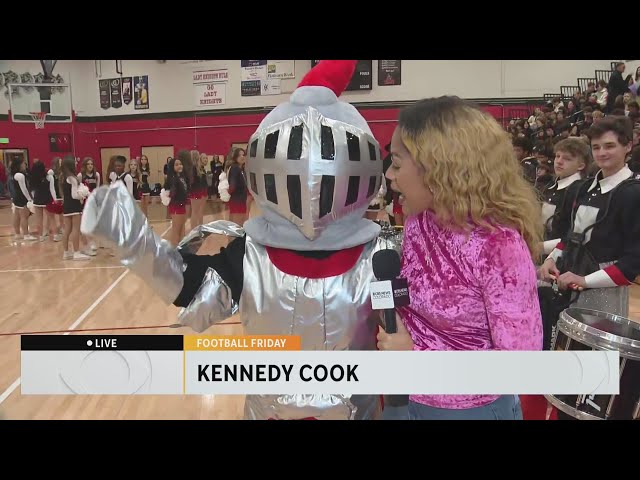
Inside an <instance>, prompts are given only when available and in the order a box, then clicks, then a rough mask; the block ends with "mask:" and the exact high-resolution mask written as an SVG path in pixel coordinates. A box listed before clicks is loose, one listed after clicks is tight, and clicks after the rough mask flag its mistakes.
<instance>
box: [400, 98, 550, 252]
mask: <svg viewBox="0 0 640 480" xmlns="http://www.w3.org/2000/svg"><path fill="white" fill-rule="evenodd" d="M398 127H399V129H400V134H401V138H402V141H403V143H404V145H405V147H406V148H407V150H408V151H409V152H410V153H411V156H412V157H413V158H414V159H416V161H417V162H419V164H421V165H422V167H423V168H424V170H425V173H424V178H423V182H424V184H425V185H426V186H427V187H428V188H429V190H431V192H432V194H433V204H432V206H431V208H432V209H433V211H434V212H435V214H436V217H437V218H438V220H439V221H440V222H442V223H445V224H446V223H450V224H453V225H455V226H457V227H460V228H461V229H463V230H469V228H470V226H471V224H474V225H477V226H480V227H483V228H487V229H489V230H492V229H493V226H495V225H502V226H507V227H512V228H514V229H515V230H517V231H518V232H520V234H521V235H522V237H523V239H524V240H525V241H526V243H527V245H528V247H529V251H530V252H531V255H532V257H533V258H537V256H538V254H539V252H540V242H541V240H542V230H543V226H542V222H541V221H540V209H541V205H540V203H539V201H538V198H537V194H536V191H535V189H534V188H533V186H532V185H530V184H529V183H528V182H527V181H526V180H525V178H524V176H523V175H522V171H521V167H520V165H519V163H518V161H517V159H516V156H515V154H514V151H513V147H512V144H511V140H510V138H509V135H508V134H507V132H505V131H504V129H503V128H502V127H501V126H500V125H499V124H498V122H496V120H495V119H494V118H493V117H492V116H490V115H489V114H487V113H485V112H483V111H482V110H480V109H479V108H478V107H477V106H475V105H473V104H471V103H469V102H466V101H464V100H462V99H460V98H458V97H440V98H431V99H425V100H420V101H418V102H416V103H415V104H413V105H411V106H409V107H406V108H405V109H404V110H403V111H402V112H401V113H400V117H399V120H398Z"/></svg>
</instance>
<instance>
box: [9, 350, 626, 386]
mask: <svg viewBox="0 0 640 480" xmlns="http://www.w3.org/2000/svg"><path fill="white" fill-rule="evenodd" d="M183 359H184V360H185V361H186V363H185V364H183ZM21 361H22V383H21V389H22V394H25V395H29V394H61V395H69V394H125V395H134V394H146V395H149V394H156V395H157V394H168V395H175V394H183V393H186V394H194V395H199V394H284V393H306V394H313V393H316V394H317V393H351V394H442V395H447V394H461V395H462V394H465V395H466V394H496V395H501V394H557V395H560V394H618V393H619V378H620V376H619V354H618V352H612V351H567V352H553V351H544V352H505V351H470V352H416V351H407V352H378V351H368V352H361V351H360V352H355V351H189V350H187V351H182V350H174V351H158V350H156V351H135V350H128V351H117V350H104V351H79V350H74V351H61V350H58V351H44V350H30V351H22V353H21Z"/></svg>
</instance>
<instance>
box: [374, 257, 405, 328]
mask: <svg viewBox="0 0 640 480" xmlns="http://www.w3.org/2000/svg"><path fill="white" fill-rule="evenodd" d="M372 266H373V274H374V275H375V276H376V278H377V279H378V281H377V282H374V283H373V284H372V285H371V304H372V307H373V309H374V310H382V311H383V316H384V325H385V327H384V329H385V331H386V332H387V333H396V332H397V331H398V330H397V325H396V310H395V307H396V306H400V305H396V301H395V292H394V283H396V282H395V281H396V279H397V277H398V276H399V275H400V256H399V255H398V252H396V251H395V250H392V249H386V250H379V251H377V252H376V253H375V254H374V255H373V259H372ZM404 284H405V286H404V288H405V289H406V280H405V281H404ZM407 297H408V294H407Z"/></svg>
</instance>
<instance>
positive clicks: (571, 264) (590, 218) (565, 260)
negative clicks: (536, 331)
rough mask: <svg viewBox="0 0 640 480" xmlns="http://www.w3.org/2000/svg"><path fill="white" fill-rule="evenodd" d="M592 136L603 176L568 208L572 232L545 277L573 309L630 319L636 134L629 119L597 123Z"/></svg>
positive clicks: (638, 231)
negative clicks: (631, 162) (631, 161)
mask: <svg viewBox="0 0 640 480" xmlns="http://www.w3.org/2000/svg"><path fill="white" fill-rule="evenodd" d="M588 136H589V138H590V141H591V151H592V154H593V159H594V161H595V163H596V164H597V166H598V167H599V168H600V170H599V171H598V173H597V174H596V176H595V178H593V179H589V181H586V182H584V183H583V184H582V185H580V188H579V189H578V192H577V195H576V200H575V202H574V204H573V205H568V206H567V207H566V208H568V209H569V211H570V216H571V228H570V230H569V231H568V232H567V234H565V235H564V236H563V238H562V241H561V242H560V243H558V244H557V245H556V247H555V248H554V250H553V251H552V252H551V254H550V255H549V257H548V258H547V260H546V261H545V262H544V264H543V266H542V267H541V269H540V276H541V278H542V279H544V280H547V281H556V282H557V284H558V288H559V289H560V290H561V291H566V292H567V294H566V296H565V301H567V302H568V303H569V304H571V305H575V306H576V307H582V308H592V309H595V310H600V311H603V312H607V313H611V314H617V315H621V316H624V317H626V316H627V315H628V311H629V289H628V285H630V284H631V283H632V282H633V281H634V280H635V278H636V277H637V276H638V275H639V274H640V215H638V212H640V181H638V180H637V179H636V176H635V174H634V173H633V172H632V171H631V170H630V169H629V167H628V166H627V165H626V163H625V158H626V156H627V154H628V152H629V151H630V150H631V145H632V138H633V129H632V125H631V122H630V120H629V119H628V118H626V117H614V116H611V117H606V118H603V119H601V120H599V121H598V122H597V123H595V124H594V125H593V126H592V127H591V128H590V129H589V131H588ZM571 292H573V294H571ZM576 297H577V298H576Z"/></svg>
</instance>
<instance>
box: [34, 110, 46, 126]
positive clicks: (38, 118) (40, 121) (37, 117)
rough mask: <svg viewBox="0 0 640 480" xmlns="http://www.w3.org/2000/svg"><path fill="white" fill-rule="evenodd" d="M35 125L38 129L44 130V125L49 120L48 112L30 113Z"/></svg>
mask: <svg viewBox="0 0 640 480" xmlns="http://www.w3.org/2000/svg"><path fill="white" fill-rule="evenodd" d="M30 114H31V118H32V119H33V123H35V124H36V129H40V128H44V123H45V121H46V120H47V112H30Z"/></svg>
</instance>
